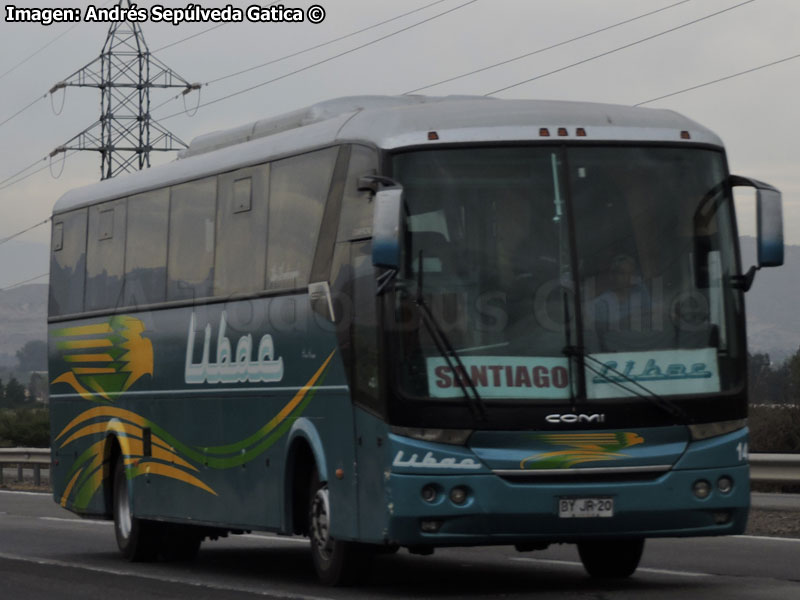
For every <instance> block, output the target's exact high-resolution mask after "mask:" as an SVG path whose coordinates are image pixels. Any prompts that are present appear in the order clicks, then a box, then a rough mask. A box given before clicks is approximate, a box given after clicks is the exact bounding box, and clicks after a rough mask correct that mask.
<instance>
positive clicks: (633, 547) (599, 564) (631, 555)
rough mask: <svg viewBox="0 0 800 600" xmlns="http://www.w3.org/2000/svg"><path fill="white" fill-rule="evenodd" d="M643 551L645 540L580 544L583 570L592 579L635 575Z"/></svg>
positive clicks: (602, 541)
mask: <svg viewBox="0 0 800 600" xmlns="http://www.w3.org/2000/svg"><path fill="white" fill-rule="evenodd" d="M643 550H644V539H633V540H597V541H585V542H578V554H580V557H581V562H582V563H583V568H584V569H586V572H587V573H589V575H591V576H592V577H597V578H602V579H611V578H619V579H622V578H624V577H629V576H631V575H633V572H634V571H636V568H637V567H638V566H639V561H640V560H641V558H642V551H643Z"/></svg>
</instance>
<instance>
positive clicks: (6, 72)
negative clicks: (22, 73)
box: [0, 3, 108, 79]
mask: <svg viewBox="0 0 800 600" xmlns="http://www.w3.org/2000/svg"><path fill="white" fill-rule="evenodd" d="M106 4H108V3H106ZM78 25H80V23H75V24H74V25H73V26H72V27H70V28H69V29H67V30H66V31H62V32H61V33H60V34H58V35H57V36H56V37H54V38H53V39H52V40H50V41H49V42H47V43H46V44H45V45H44V46H42V47H41V48H39V49H38V50H37V51H36V52H34V53H33V54H29V55H28V56H26V57H25V58H23V59H22V60H21V61H19V62H18V63H17V64H15V65H14V66H13V67H11V68H10V69H8V70H7V71H5V72H3V73H2V74H0V79H2V78H3V77H5V76H6V75H9V74H11V73H13V72H14V71H16V70H17V69H19V68H20V67H21V66H22V65H24V64H25V63H26V62H28V61H29V60H30V59H32V58H33V57H34V56H36V55H37V54H39V53H40V52H42V51H43V50H45V49H46V48H47V47H48V46H51V45H52V44H54V43H56V42H57V41H58V40H60V39H61V38H62V37H64V36H65V35H67V34H68V33H69V32H70V31H72V30H73V29H75V28H76V27H77V26H78Z"/></svg>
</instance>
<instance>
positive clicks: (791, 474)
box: [750, 454, 800, 483]
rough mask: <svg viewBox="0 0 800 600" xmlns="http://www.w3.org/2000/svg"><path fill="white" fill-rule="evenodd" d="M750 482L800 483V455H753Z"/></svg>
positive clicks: (751, 456)
mask: <svg viewBox="0 0 800 600" xmlns="http://www.w3.org/2000/svg"><path fill="white" fill-rule="evenodd" d="M750 481H757V482H759V483H800V454H751V455H750Z"/></svg>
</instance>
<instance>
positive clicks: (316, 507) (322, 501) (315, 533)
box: [311, 488, 333, 560]
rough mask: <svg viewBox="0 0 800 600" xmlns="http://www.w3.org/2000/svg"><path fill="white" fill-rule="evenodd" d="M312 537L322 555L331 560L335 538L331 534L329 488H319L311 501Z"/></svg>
mask: <svg viewBox="0 0 800 600" xmlns="http://www.w3.org/2000/svg"><path fill="white" fill-rule="evenodd" d="M311 539H312V541H313V544H314V545H315V547H316V549H317V552H318V553H319V554H320V556H322V558H324V559H325V560H329V559H330V557H331V553H332V551H333V540H332V539H331V536H330V505H329V502H328V488H321V489H319V490H317V493H316V494H315V495H314V501H313V502H312V503H311Z"/></svg>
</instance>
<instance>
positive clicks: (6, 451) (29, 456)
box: [0, 448, 50, 486]
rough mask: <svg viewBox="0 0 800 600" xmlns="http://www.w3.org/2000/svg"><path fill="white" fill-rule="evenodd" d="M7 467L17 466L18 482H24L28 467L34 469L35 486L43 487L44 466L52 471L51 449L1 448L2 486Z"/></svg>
mask: <svg viewBox="0 0 800 600" xmlns="http://www.w3.org/2000/svg"><path fill="white" fill-rule="evenodd" d="M6 465H16V467H17V481H23V480H24V477H23V476H24V470H25V468H26V467H28V468H32V469H33V483H34V485H36V486H39V485H42V466H44V467H45V468H47V469H48V470H49V469H50V448H0V485H2V484H3V468H4V467H5V466H6Z"/></svg>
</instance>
